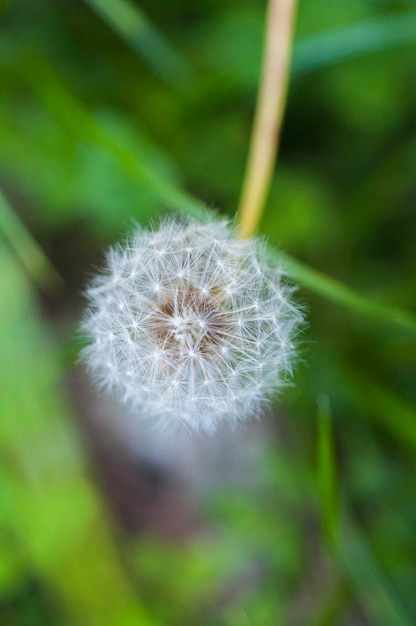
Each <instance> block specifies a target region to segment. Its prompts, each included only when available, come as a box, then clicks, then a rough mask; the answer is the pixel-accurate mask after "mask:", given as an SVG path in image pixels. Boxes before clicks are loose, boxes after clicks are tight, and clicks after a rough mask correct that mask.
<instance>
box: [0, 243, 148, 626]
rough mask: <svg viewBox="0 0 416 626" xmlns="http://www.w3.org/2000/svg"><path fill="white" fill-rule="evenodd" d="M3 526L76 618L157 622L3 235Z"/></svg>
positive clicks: (140, 624)
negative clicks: (117, 533)
mask: <svg viewBox="0 0 416 626" xmlns="http://www.w3.org/2000/svg"><path fill="white" fill-rule="evenodd" d="M0 266H1V268H2V271H1V272H0V293H1V294H2V297H1V298H0V326H1V328H2V329H4V332H1V333H0V354H1V355H2V358H1V359H0V380H1V381H2V393H1V394H0V415H1V420H0V458H1V462H2V474H1V482H2V485H3V492H4V483H6V489H7V492H6V497H5V501H2V507H1V522H2V528H3V529H4V530H5V531H6V532H8V533H10V535H11V536H12V537H13V538H15V539H16V541H17V543H18V545H19V547H20V548H21V552H22V554H24V561H25V563H27V565H28V566H29V568H30V569H29V570H28V571H31V572H32V573H33V574H34V575H35V577H36V579H37V580H39V581H40V582H41V583H42V585H44V587H45V589H47V590H48V593H49V594H50V595H51V597H53V598H54V599H55V602H56V606H57V607H59V609H60V611H61V612H62V614H66V615H67V616H68V618H72V619H70V623H74V624H85V626H95V625H96V624H97V615H98V616H105V619H106V620H107V623H109V624H110V623H111V624H123V626H124V625H126V626H130V625H132V626H133V625H135V626H136V625H137V626H149V625H150V624H151V623H154V622H153V620H151V619H150V618H149V617H148V614H147V610H146V609H145V608H144V606H143V605H142V603H141V601H140V599H139V598H138V597H137V596H136V593H135V591H133V589H132V587H131V584H130V581H129V580H128V579H127V577H126V576H125V572H124V570H123V567H122V564H121V563H120V560H119V555H118V554H117V551H116V549H115V546H114V543H113V539H112V537H111V533H110V530H109V525H108V523H107V519H106V514H105V511H104V510H103V507H102V506H101V504H100V501H99V498H98V496H97V494H96V493H95V490H94V487H93V485H92V483H91V482H90V481H89V479H88V477H87V475H86V472H85V469H84V467H83V465H84V464H83V459H82V450H81V446H80V444H79V442H78V439H77V435H76V432H75V428H74V424H73V422H72V420H71V418H70V416H69V411H68V407H67V405H66V402H65V399H64V397H63V395H62V394H61V392H60V391H59V387H60V382H61V380H62V376H63V373H62V371H60V364H59V363H58V362H57V360H56V353H55V351H54V350H53V348H52V346H51V342H50V338H49V337H48V335H47V332H46V329H45V327H44V326H43V324H42V321H41V319H40V316H39V314H38V311H37V307H36V303H35V300H34V297H33V293H32V291H31V289H30V285H29V284H28V282H27V280H26V278H25V275H24V273H23V271H22V268H21V267H20V266H19V264H18V263H17V261H16V259H15V257H14V256H13V255H12V254H10V252H9V250H8V249H7V247H6V246H3V245H2V242H1V240H0Z"/></svg>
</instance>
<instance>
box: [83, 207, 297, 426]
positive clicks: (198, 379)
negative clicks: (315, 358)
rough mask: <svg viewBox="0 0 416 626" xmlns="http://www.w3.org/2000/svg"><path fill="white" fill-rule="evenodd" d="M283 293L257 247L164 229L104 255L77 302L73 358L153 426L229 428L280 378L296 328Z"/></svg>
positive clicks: (228, 228) (223, 235)
mask: <svg viewBox="0 0 416 626" xmlns="http://www.w3.org/2000/svg"><path fill="white" fill-rule="evenodd" d="M292 292H293V288H292V287H290V286H289V285H288V284H287V282H286V281H285V275H284V272H282V270H281V268H279V269H274V268H272V267H270V266H269V265H268V263H267V259H266V251H265V249H264V246H263V244H262V242H260V241H259V240H257V239H255V238H251V239H245V240H242V239H238V238H237V236H236V232H235V228H234V227H233V226H232V225H230V224H229V223H227V222H225V221H210V222H206V223H199V222H197V221H195V220H191V219H188V220H186V221H184V220H180V219H174V218H169V219H166V220H165V221H164V222H162V224H161V225H160V227H159V228H158V229H157V230H153V231H148V230H144V229H140V228H138V229H137V230H136V232H135V233H134V234H133V236H132V237H131V238H130V239H129V240H128V241H127V242H126V243H125V245H124V246H121V245H119V246H116V247H114V248H112V249H111V250H110V251H109V252H108V254H107V263H106V267H105V268H104V270H103V271H102V272H101V273H99V274H98V275H97V276H96V277H95V278H94V279H93V280H92V281H91V284H90V285H89V287H88V289H87V291H86V296H87V299H88V302H89V304H88V307H87V310H86V313H85V315H84V318H83V322H82V331H83V333H84V334H85V335H86V336H87V338H88V340H89V345H88V346H87V347H86V348H84V350H83V353H82V356H83V359H84V360H85V362H86V363H87V365H88V368H89V370H90V372H91V373H92V376H93V378H94V379H95V381H96V382H97V383H98V384H99V385H100V387H102V388H103V389H105V390H107V391H111V392H113V393H114V394H115V395H117V396H118V397H119V398H121V400H122V401H123V402H124V403H126V404H127V405H129V406H130V407H131V408H132V409H133V410H134V412H135V413H136V414H138V415H140V416H142V417H144V418H148V419H150V420H151V421H152V422H153V423H154V424H158V425H161V426H163V427H167V428H169V427H175V426H177V425H183V426H185V428H187V429H189V430H201V431H213V430H215V429H216V427H217V426H219V425H221V424H223V423H225V424H231V425H234V424H235V423H236V422H239V421H242V420H244V419H246V418H248V417H250V416H251V415H257V414H259V412H260V411H261V408H262V407H263V406H264V403H265V402H267V399H268V398H270V397H271V396H272V395H273V394H274V393H275V392H276V391H277V390H279V388H280V387H281V386H282V385H283V384H284V383H285V382H286V381H287V379H288V376H289V375H290V374H291V369H292V364H293V360H294V347H293V337H294V335H295V333H296V331H297V329H298V327H299V325H300V324H301V323H302V314H301V312H300V310H299V308H298V307H296V305H295V304H294V303H293V301H292ZM265 390H267V395H266V394H265Z"/></svg>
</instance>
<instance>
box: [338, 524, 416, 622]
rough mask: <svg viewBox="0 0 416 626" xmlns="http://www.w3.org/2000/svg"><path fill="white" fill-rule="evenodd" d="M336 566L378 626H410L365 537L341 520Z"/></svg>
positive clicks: (354, 526) (408, 618) (409, 619)
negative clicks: (339, 568) (339, 567)
mask: <svg viewBox="0 0 416 626" xmlns="http://www.w3.org/2000/svg"><path fill="white" fill-rule="evenodd" d="M338 559H339V563H340V565H341V567H342V569H343V571H344V574H345V576H346V578H347V579H348V580H349V582H350V583H351V585H352V586H353V587H354V588H355V591H356V593H357V596H358V597H359V598H361V601H362V602H363V604H364V606H365V607H366V609H367V610H368V612H369V614H370V615H371V616H372V617H373V618H374V620H376V621H375V622H374V623H377V624H379V625H380V626H392V624H394V626H412V625H413V624H414V621H413V619H412V618H411V617H410V616H409V615H408V614H407V611H406V609H405V607H404V606H403V605H402V603H401V601H400V599H399V598H398V597H397V596H396V594H395V593H394V591H393V589H392V588H391V586H390V584H389V582H388V580H387V579H386V577H385V575H384V573H383V571H382V570H381V568H380V566H379V564H378V563H377V561H376V559H375V557H374V555H373V553H372V550H371V547H370V545H369V544H368V541H367V539H366V537H365V535H364V533H362V532H361V531H360V529H359V528H358V526H357V525H356V524H355V523H354V522H353V520H352V519H351V518H350V517H349V516H348V515H346V514H345V515H344V516H343V521H342V524H341V528H340V542H339V549H338Z"/></svg>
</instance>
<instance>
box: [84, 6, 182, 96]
mask: <svg viewBox="0 0 416 626" xmlns="http://www.w3.org/2000/svg"><path fill="white" fill-rule="evenodd" d="M85 3H86V4H87V5H88V6H89V7H90V8H91V9H92V10H93V11H94V12H95V13H97V15H99V16H100V17H101V18H102V20H103V21H104V22H105V23H106V24H107V25H108V26H109V27H110V28H111V29H112V30H113V31H115V32H116V33H117V34H118V35H119V36H120V37H121V39H123V41H124V42H125V43H126V44H127V45H128V46H129V47H130V48H131V50H133V52H135V53H136V54H138V56H139V57H140V58H141V59H142V60H144V61H145V62H146V63H147V64H148V65H149V67H150V68H151V69H152V70H153V71H154V72H155V73H156V74H157V75H158V76H159V77H160V78H162V79H163V80H165V81H166V82H167V83H169V84H170V85H172V86H174V87H175V88H183V87H185V86H186V85H187V84H188V83H189V82H190V80H191V79H192V77H193V71H192V69H191V67H190V66H189V64H188V62H187V61H186V59H185V58H183V57H182V56H181V55H180V54H179V53H178V52H177V51H176V50H175V49H174V48H173V47H172V45H171V44H170V43H169V42H168V41H167V39H166V38H165V37H164V36H163V35H161V33H160V32H159V31H158V30H157V29H156V28H155V26H154V25H153V24H152V23H151V22H150V20H149V19H148V18H147V17H146V15H145V14H144V13H143V11H142V10H141V9H140V7H139V6H138V5H137V4H133V3H132V2H131V1H130V0H85Z"/></svg>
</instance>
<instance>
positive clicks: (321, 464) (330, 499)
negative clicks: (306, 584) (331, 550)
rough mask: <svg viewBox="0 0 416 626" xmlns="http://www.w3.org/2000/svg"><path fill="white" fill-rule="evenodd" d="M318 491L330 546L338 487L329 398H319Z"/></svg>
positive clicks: (334, 539)
mask: <svg viewBox="0 0 416 626" xmlns="http://www.w3.org/2000/svg"><path fill="white" fill-rule="evenodd" d="M317 445H318V451H317V452H318V454H317V456H318V476H317V478H318V490H319V496H320V500H321V513H322V522H323V527H324V532H325V536H326V539H327V541H328V543H329V544H330V545H333V544H334V543H335V542H336V538H337V514H338V495H337V486H336V468H335V452H334V442H333V433H332V415H331V406H330V403H329V398H328V396H326V395H323V394H322V395H320V396H319V397H318V441H317Z"/></svg>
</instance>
